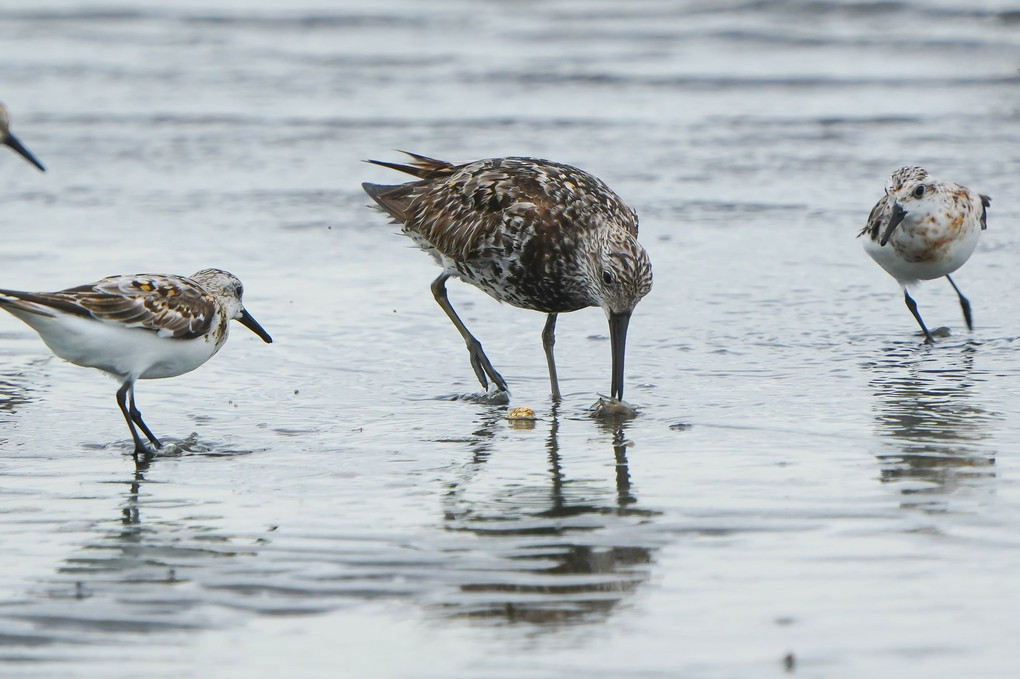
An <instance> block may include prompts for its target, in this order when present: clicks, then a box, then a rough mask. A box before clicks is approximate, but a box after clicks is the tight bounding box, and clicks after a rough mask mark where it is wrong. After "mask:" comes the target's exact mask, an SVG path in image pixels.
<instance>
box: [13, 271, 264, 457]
mask: <svg viewBox="0 0 1020 679" xmlns="http://www.w3.org/2000/svg"><path fill="white" fill-rule="evenodd" d="M243 292H244V290H243V288H242V286H241V281H239V280H238V279H237V278H236V277H235V276H234V275H233V274H230V273H228V272H226V271H223V270H221V269H203V270H202V271H199V272H198V273H196V274H194V275H192V276H191V277H190V278H185V277H183V276H173V275H168V274H138V275H136V276H111V277H109V278H104V279H103V280H101V281H99V282H98V283H91V284H89V285H82V286H79V287H76V288H69V289H67V290H61V291H60V292H17V291H14V290H0V307H2V308H4V309H6V310H7V311H9V312H11V313H12V314H14V315H15V316H17V317H18V318H20V319H21V320H23V321H24V322H25V323H27V324H28V325H29V326H31V328H32V329H33V330H35V331H36V332H37V333H39V336H40V337H42V340H43V342H45V343H46V346H48V347H49V348H50V350H51V351H52V352H53V353H54V354H56V355H57V356H59V357H60V358H63V359H64V360H67V361H70V362H71V363H75V364H77V365H81V366H85V367H87V368H98V369H99V370H102V371H104V372H107V373H109V374H111V375H113V376H115V377H118V378H119V379H120V380H121V383H122V384H121V388H120V389H119V390H118V391H117V405H118V406H120V410H121V412H122V413H124V419H125V420H127V424H128V429H130V430H131V437H132V438H133V439H134V442H135V459H138V456H139V455H144V456H145V457H150V456H151V455H152V454H153V453H154V452H155V451H154V450H152V449H150V448H149V447H148V446H147V445H146V443H145V442H144V441H143V440H142V439H141V437H140V436H139V435H138V431H137V430H136V429H135V425H138V427H139V428H140V429H141V430H142V433H144V434H145V436H146V438H148V439H149V441H150V442H151V443H152V445H153V446H155V448H156V449H157V450H158V449H159V448H160V443H159V441H158V440H157V439H156V437H155V436H154V435H153V433H152V432H151V431H150V430H149V428H148V427H147V426H145V422H143V421H142V414H141V413H140V412H139V411H138V408H137V407H136V406H135V381H136V380H139V379H143V380H145V379H156V378H160V377H175V376H177V375H182V374H184V373H186V372H190V371H192V370H194V369H195V368H197V367H198V366H200V365H202V364H203V363H205V362H206V361H208V360H209V359H210V358H212V357H213V355H214V354H216V352H217V351H219V350H220V347H222V346H223V343H224V342H226V341H227V329H228V327H229V324H230V321H231V319H236V320H238V321H240V322H241V323H242V324H243V325H244V326H245V327H247V328H248V329H249V330H251V331H252V332H254V333H255V334H256V335H258V336H259V337H261V338H262V339H263V340H264V341H266V342H272V341H273V340H272V338H270V337H269V334H268V333H266V331H265V330H263V329H262V326H260V325H259V324H258V323H257V322H256V321H255V319H254V318H252V317H251V314H249V313H248V312H247V311H246V310H245V308H244V306H243V305H242V304H241V296H242V294H243Z"/></svg>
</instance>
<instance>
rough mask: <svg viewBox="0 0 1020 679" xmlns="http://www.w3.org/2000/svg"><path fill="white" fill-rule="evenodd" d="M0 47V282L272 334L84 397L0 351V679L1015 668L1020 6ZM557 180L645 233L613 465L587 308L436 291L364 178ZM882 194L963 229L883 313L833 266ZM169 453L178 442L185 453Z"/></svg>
mask: <svg viewBox="0 0 1020 679" xmlns="http://www.w3.org/2000/svg"><path fill="white" fill-rule="evenodd" d="M960 5H961V3H951V2H924V3H921V2H890V3H878V4H869V3H855V2H849V1H848V2H826V3H820V2H804V1H796V0H794V1H789V2H741V1H733V2H722V3H717V2H703V3H698V2H679V3H669V4H667V3H656V2H628V3H579V2H567V1H552V2H550V1H545V2H541V3H537V2H536V3H496V2H472V3H467V2H430V3H414V2H400V1H397V0H392V1H391V0H384V1H381V2H376V3H372V4H371V5H370V6H362V5H361V4H358V3H346V4H342V3H336V2H314V1H308V2H304V3H300V5H299V6H295V7H294V8H292V9H286V10H283V9H278V8H277V5H276V3H269V2H262V3H245V4H244V6H242V5H241V4H240V3H232V2H227V1H225V0H224V1H223V2H219V3H210V2H201V3H199V2H192V3H185V4H181V3H174V4H169V3H155V2H151V3H137V4H131V5H128V4H124V5H116V4H109V3H104V4H98V3H96V4H89V3H71V2H42V3H37V4H34V5H33V7H32V8H31V9H26V8H25V7H23V6H21V5H15V4H5V5H0V58H2V59H3V63H4V65H5V68H4V73H5V79H4V80H5V82H4V88H3V92H0V99H2V100H3V101H4V103H5V104H6V105H7V106H8V108H9V109H10V111H11V114H12V117H13V130H14V131H15V133H16V134H18V136H19V137H20V139H21V140H22V142H24V143H25V145H26V146H27V147H28V148H29V149H31V150H32V151H33V152H34V153H35V154H36V155H37V156H38V157H39V159H40V160H41V161H42V162H43V163H44V164H45V165H46V166H47V168H48V170H49V171H48V172H47V174H45V175H41V174H39V173H37V172H36V171H35V170H34V169H33V168H32V167H30V166H29V165H27V164H26V163H24V162H22V161H21V160H20V159H19V158H17V157H16V156H14V155H13V154H11V153H7V152H6V151H3V152H2V153H0V176H2V177H3V180H4V183H5V190H4V191H3V192H0V215H2V221H3V232H4V236H5V243H4V247H3V248H0V263H2V271H3V277H2V281H0V285H2V286H3V287H10V288H19V289H29V290H34V289H40V290H48V289H57V288H62V287H66V286H70V285H75V284H79V283H84V282H86V281H92V280H95V279H97V278H99V277H102V276H105V275H108V274H113V273H132V272H138V271H169V272H176V273H183V274H188V273H191V272H193V271H196V270H198V269H201V268H204V267H207V266H218V267H222V268H226V269H229V270H231V271H233V272H234V273H236V274H237V275H238V276H240V277H241V279H242V280H243V281H244V282H245V289H246V298H245V301H246V305H247V307H248V309H249V310H250V311H251V312H252V314H253V315H254V316H255V317H256V318H257V319H258V320H259V321H260V322H261V323H262V325H263V326H264V327H265V328H266V329H267V330H268V331H269V332H270V333H271V334H272V335H273V337H274V339H275V340H276V343H275V344H273V345H271V346H267V345H264V344H263V343H262V342H261V341H260V340H259V339H258V338H257V337H255V336H254V335H252V334H251V333H248V332H247V331H246V330H245V329H244V328H242V327H240V326H235V327H234V329H233V337H232V339H231V340H230V342H229V343H228V344H227V346H226V347H225V349H224V350H223V351H222V352H221V355H219V356H217V357H216V358H215V359H213V360H212V361H210V362H209V364H207V365H206V366H203V367H202V368H201V369H199V370H198V371H195V372H194V373H191V374H189V375H185V376H182V377H179V378H176V379H173V380H165V381H152V382H143V383H141V384H140V385H139V387H138V399H139V405H140V407H141V408H142V410H143V412H144V413H145V415H146V420H147V422H148V423H149V424H150V426H152V428H153V429H154V430H155V431H156V433H157V434H160V435H162V436H164V437H166V438H167V439H168V440H171V441H178V442H179V441H181V440H182V439H186V440H185V441H184V444H185V447H186V449H187V450H186V452H184V453H183V454H180V455H176V456H173V455H167V456H163V457H160V458H158V459H156V460H155V461H154V462H153V463H152V464H151V465H149V466H148V467H147V468H144V469H139V470H136V469H135V466H134V464H133V462H132V460H131V457H130V455H129V453H130V450H131V445H130V440H129V439H128V437H127V431H126V430H125V427H124V424H123V421H122V419H121V416H120V413H119V412H118V410H117V408H116V405H115V402H114V391H115V384H114V383H113V382H111V381H109V380H106V379H104V378H102V377H101V376H100V375H99V374H98V373H96V372H94V371H86V370H82V369H80V368H77V367H75V366H70V365H67V364H65V363H62V362H61V361H59V360H57V359H54V358H52V357H50V356H49V354H48V353H47V351H46V349H45V347H44V346H43V345H42V343H41V342H40V341H39V340H38V338H37V337H36V336H35V335H34V334H33V333H31V331H29V330H28V329H27V328H26V327H25V326H23V325H21V324H20V323H19V322H18V321H17V320H16V319H13V318H8V319H6V320H5V319H2V318H0V426H2V429H0V543H2V544H3V549H2V550H0V674H2V675H3V676H5V677H7V676H11V677H22V676H24V677H49V676H57V675H59V676H75V677H100V676H103V677H111V676H116V677H120V676H148V677H180V676H187V675H189V674H190V675H193V676H216V677H252V676H266V677H269V676H281V675H284V674H286V675H288V676H307V677H319V676H321V677H327V676H328V677H334V676H352V677H355V676H356V677H371V676H378V677H389V676H394V677H396V676H400V677H440V676H442V677H464V678H468V677H470V678H476V677H519V676H523V675H525V673H527V675H528V676H534V677H538V678H542V677H563V676H590V677H620V676H632V677H674V676H698V677H763V676H765V677H767V676H778V675H784V674H785V673H786V672H787V670H786V668H785V667H784V662H783V659H784V657H786V656H787V655H788V654H791V658H792V662H793V664H794V671H795V673H796V674H797V675H798V676H806V677H861V676H928V677H958V676H1006V675H1007V674H1008V673H1010V672H1012V670H1013V668H1014V667H1015V665H1016V661H1017V660H1018V655H1017V651H1016V650H1015V648H1014V646H1015V638H1016V636H1017V633H1018V632H1020V629H1018V627H1020V625H1018V623H1017V622H1016V610H1017V606H1018V605H1020V581H1018V580H1017V578H1016V573H1017V571H1018V567H1020V538H1018V531H1017V529H1018V527H1020V485H1018V478H1020V462H1018V459H1017V455H1016V453H1017V450H1018V448H1020V445H1018V444H1020V433H1018V432H1020V417H1018V412H1020V387H1018V386H1017V384H1018V381H1017V376H1018V373H1020V369H1018V367H1017V362H1016V360H1015V352H1016V351H1017V342H1016V340H1017V337H1018V335H1020V332H1018V331H1017V319H1018V318H1020V298H1018V295H1016V294H1015V292H1016V287H1017V284H1016V282H1015V277H1014V276H1013V275H1012V273H1013V271H1014V269H1015V264H1014V263H1015V261H1016V258H1017V253H1018V250H1020V236H1018V235H1017V234H1016V232H1015V230H1014V229H1012V228H1011V225H1012V224H1013V223H1015V222H1016V221H1017V217H1018V205H1020V196H1018V191H1017V188H1016V177H1017V176H1018V169H1020V163H1018V159H1017V153H1016V149H1017V148H1018V146H1017V142H1018V139H1020V125H1018V110H1020V78H1018V76H1017V66H1018V62H1017V56H1016V55H1017V53H1018V52H1017V50H1018V47H1020V31H1018V30H1017V29H1018V26H1020V5H1017V4H1016V3H1015V2H993V1H983V2H973V3H967V8H966V9H961V8H960ZM398 148H401V149H408V150H413V151H417V152H421V153H425V154H428V155H432V156H436V157H439V158H447V159H450V160H472V159H476V158H481V157H489V156H499V155H530V156H538V157H546V158H552V159H555V160H559V161H562V162H568V163H571V164H574V165H578V166H580V167H583V168H585V169H587V170H589V171H591V172H593V173H594V174H597V175H598V176H600V177H602V178H603V179H604V180H605V181H606V182H607V183H608V184H609V185H610V186H612V187H613V188H614V189H615V190H616V191H617V192H618V193H619V194H620V195H621V196H622V197H624V199H625V200H627V201H628V202H629V204H631V205H632V206H633V207H635V209H637V211H638V213H639V214H640V215H641V220H642V227H641V229H642V230H641V233H642V237H641V238H642V241H643V243H644V244H645V245H646V247H647V249H648V251H649V254H650V256H651V258H652V261H653V265H654V268H655V288H654V289H653V291H652V293H651V294H650V295H649V296H648V297H647V298H646V299H645V300H644V301H643V302H642V303H641V305H640V306H639V307H638V309H637V312H636V313H635V315H634V319H633V322H632V323H631V331H630V336H629V347H628V349H629V351H628V365H627V399H628V401H631V402H633V403H634V404H636V405H637V406H638V407H639V409H640V411H641V413H640V415H639V416H638V417H637V418H636V419H633V420H631V421H629V422H626V423H624V424H622V425H618V426H614V425H612V424H608V423H602V422H598V421H596V420H593V419H592V418H591V417H590V416H589V414H588V413H587V411H586V409H587V407H588V406H589V405H591V404H592V403H593V402H594V401H595V400H596V398H597V396H598V394H599V393H605V392H606V391H607V390H608V388H609V377H610V375H609V347H608V340H607V337H606V334H607V329H606V324H605V319H604V318H603V316H602V314H601V312H599V311H598V310H591V309H590V310H586V311H582V312H577V313H573V314H569V315H564V316H562V317H561V318H560V322H559V325H558V343H557V351H558V359H559V361H558V362H559V369H560V380H561V388H562V389H563V391H564V396H565V399H564V403H563V404H562V405H561V406H559V407H558V408H553V407H552V406H551V404H550V402H549V398H548V395H547V390H548V380H547V377H546V371H545V363H544V358H543V354H542V349H541V343H540V340H539V334H540V332H541V328H542V324H543V320H544V319H543V317H542V316H541V315H540V314H536V313H533V312H527V311H522V310H518V309H513V308H510V307H506V306H500V305H498V304H496V303H495V302H493V301H492V300H490V299H489V298H487V297H485V296H484V295H482V294H481V293H479V292H477V291H475V290H473V289H470V288H468V287H467V286H464V285H462V284H459V283H456V282H451V283H450V285H449V289H450V294H451V299H452V301H453V303H454V305H455V306H456V307H457V308H458V309H460V310H461V313H462V316H463V318H464V320H465V322H466V323H467V324H468V325H469V327H470V328H471V329H472V330H473V331H474V332H475V334H476V335H477V336H478V337H479V338H480V339H481V340H482V342H483V343H484V344H485V346H486V350H487V352H488V354H489V356H490V357H491V358H492V360H493V363H494V364H495V365H496V367H497V368H498V369H499V370H500V371H501V372H502V373H503V375H504V377H506V378H507V380H508V382H509V383H510V386H511V389H512V394H513V397H512V400H511V405H512V406H530V407H532V408H534V409H535V410H536V411H537V414H538V416H539V420H538V421H537V422H535V423H534V426H533V427H530V428H529V427H517V426H511V424H510V423H508V422H507V421H506V420H505V414H506V409H505V408H503V407H496V406H487V405H483V404H479V403H474V402H471V401H470V400H464V399H456V398H454V397H456V396H463V395H469V394H472V393H474V392H476V391H477V384H476V382H475V381H474V377H473V374H472V373H471V369H470V367H469V366H468V361H467V356H466V352H465V351H464V348H463V344H462V343H461V341H460V339H459V338H458V336H457V334H456V332H455V330H454V329H453V328H452V327H451V326H450V324H449V322H448V320H447V319H446V318H445V316H444V315H443V314H442V312H441V310H440V309H438V308H437V306H436V305H435V303H434V302H433V300H432V298H431V295H430V293H429V289H428V284H429V282H430V281H431V280H432V279H433V278H434V277H435V276H436V274H437V273H438V271H437V269H436V268H435V266H434V265H433V263H432V262H431V261H430V260H429V258H428V257H426V256H424V255H423V254H422V253H420V252H418V251H416V250H415V249H414V248H413V247H412V246H411V244H410V242H409V241H408V240H406V239H405V238H403V237H402V236H400V235H399V234H398V233H397V230H396V228H395V227H393V226H392V225H387V224H386V223H385V222H386V220H385V219H384V218H383V217H382V216H381V215H379V214H377V213H374V212H372V211H370V210H368V209H367V207H366V205H367V203H368V199H367V197H366V196H365V195H364V194H363V192H362V191H361V189H360V182H362V181H373V182H384V183H385V182H395V181H399V180H400V178H399V177H398V176H397V175H395V174H394V173H392V172H390V171H387V170H385V169H383V168H375V167H370V166H367V165H365V164H363V163H361V162H360V161H361V160H362V159H365V158H381V159H384V160H399V158H400V157H399V155H398V154H397V153H396V152H395V151H393V149H398ZM906 163H919V164H923V165H924V166H926V167H927V168H928V169H929V170H930V171H931V172H932V173H933V174H935V175H936V176H940V177H945V178H948V179H951V180H954V181H959V182H961V183H963V184H965V185H968V186H970V187H972V188H974V189H976V190H979V191H980V192H982V193H986V194H988V195H990V196H992V200H993V202H992V207H991V209H990V210H989V229H988V231H987V232H986V234H985V235H984V236H983V240H982V242H981V245H980V246H979V248H978V251H977V252H976V253H975V255H974V257H973V259H972V261H971V262H970V263H969V264H968V265H967V266H966V267H964V268H963V269H962V270H961V271H960V272H959V273H958V274H957V275H956V276H955V279H956V281H957V282H958V284H959V285H960V286H961V288H962V289H963V290H964V292H965V293H966V294H967V295H968V296H969V297H970V299H971V302H972V304H973V306H974V313H975V321H976V328H975V331H974V332H973V333H968V332H967V331H966V329H965V328H964V325H963V320H962V317H961V314H960V311H959V305H958V304H957V301H956V297H955V294H954V293H953V291H952V289H951V288H950V287H949V286H948V285H946V284H945V283H943V282H941V281H936V282H931V283H927V284H925V285H923V286H922V287H921V288H920V289H919V290H918V291H917V293H916V294H915V297H916V299H917V300H918V304H919V305H920V308H921V312H922V313H923V315H924V317H925V319H926V321H927V322H928V323H929V326H931V327H937V326H945V327H947V328H948V329H949V331H948V336H946V337H944V338H942V339H941V340H940V341H939V342H938V344H937V345H935V346H934V347H926V346H924V345H922V344H921V343H920V338H919V336H918V334H917V332H916V328H915V324H914V321H913V319H912V318H911V317H910V315H909V313H908V312H907V310H906V309H905V308H904V305H903V303H902V298H901V296H900V294H899V291H898V289H897V287H896V285H895V283H894V281H893V280H892V279H891V278H889V277H888V276H887V275H886V274H885V273H884V272H882V271H881V270H880V269H879V268H878V267H877V266H876V265H875V264H874V263H873V262H871V261H870V259H869V258H868V257H867V256H866V255H865V254H864V253H863V251H862V250H861V248H860V244H859V243H858V242H857V241H856V240H855V238H854V236H855V235H856V233H857V231H858V230H859V229H860V227H861V226H863V223H864V221H865V220H866V218H867V215H868V211H869V210H870V208H871V206H872V205H873V204H874V202H875V201H876V200H877V198H878V197H879V196H880V195H881V190H882V185H883V182H884V180H885V177H886V176H887V175H888V173H889V172H890V171H891V170H893V169H895V168H896V167H898V166H899V165H902V164H906ZM192 432H195V435H194V436H193V437H192V436H190V435H191V434H192Z"/></svg>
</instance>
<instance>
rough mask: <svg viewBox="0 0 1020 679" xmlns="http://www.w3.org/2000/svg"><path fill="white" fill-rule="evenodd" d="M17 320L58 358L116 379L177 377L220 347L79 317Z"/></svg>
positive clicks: (27, 316) (207, 341)
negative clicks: (102, 372) (36, 333)
mask: <svg viewBox="0 0 1020 679" xmlns="http://www.w3.org/2000/svg"><path fill="white" fill-rule="evenodd" d="M16 315H17V316H18V317H19V318H20V319H21V320H23V321H25V323H27V324H28V325H30V326H31V327H32V328H33V329H35V331H36V332H38V333H39V335H40V336H41V337H42V339H43V342H45V343H46V346H48V347H49V348H50V350H51V351H52V352H53V353H54V354H56V355H57V356H59V357H60V358H62V359H64V360H66V361H70V362H71V363H74V364H76V365H81V366H85V367H88V368H97V369H99V370H103V371H105V372H108V373H112V374H114V375H118V376H121V377H127V376H134V377H136V378H141V379H156V378H161V377H175V376H176V375H182V374H184V373H186V372H190V371H192V370H194V369H195V368H197V367H198V366H200V365H202V364H203V363H205V362H206V361H208V360H209V359H210V358H212V356H213V355H214V354H215V353H216V352H217V351H219V348H220V346H222V344H223V343H222V342H220V343H219V344H217V343H216V342H214V341H213V340H212V338H208V339H207V338H205V337H199V338H196V339H173V338H168V337H159V336H158V335H157V334H156V333H154V332H152V331H150V330H145V329H143V328H125V327H123V326H118V325H114V324H111V323H102V322H98V321H94V320H89V319H87V318H81V317H78V316H70V315H63V314H61V315H58V316H56V317H49V316H40V315H38V314H31V313H16ZM224 339H225V338H224Z"/></svg>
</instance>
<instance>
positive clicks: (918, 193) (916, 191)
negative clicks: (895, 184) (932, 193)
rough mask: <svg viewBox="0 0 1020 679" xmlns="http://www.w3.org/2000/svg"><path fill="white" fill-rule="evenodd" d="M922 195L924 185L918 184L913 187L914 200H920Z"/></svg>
mask: <svg viewBox="0 0 1020 679" xmlns="http://www.w3.org/2000/svg"><path fill="white" fill-rule="evenodd" d="M923 195H924V184H918V185H917V186H916V187H914V198H920V197H921V196H923Z"/></svg>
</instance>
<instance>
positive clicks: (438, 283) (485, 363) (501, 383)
mask: <svg viewBox="0 0 1020 679" xmlns="http://www.w3.org/2000/svg"><path fill="white" fill-rule="evenodd" d="M449 277H450V275H449V274H446V273H444V274H441V275H440V276H439V277H438V278H437V279H436V280H434V281H432V296H433V297H435V298H436V302H438V303H439V306H441V307H442V308H443V311H445V312H446V315H447V316H449V317H450V320H451V321H453V325H454V326H456V328H457V331H458V332H460V336H461V337H463V338H464V343H465V344H467V349H468V354H470V356H471V367H472V369H474V371H475V376H476V377H477V378H478V381H479V382H480V383H481V385H482V389H486V390H488V388H489V382H488V380H487V379H486V376H488V377H489V379H491V380H492V381H493V383H494V384H495V385H496V386H497V387H498V388H499V390H500V391H509V390H508V389H507V386H506V380H504V379H503V377H502V376H501V375H500V374H499V373H498V372H496V369H495V368H493V367H492V363H490V362H489V358H488V357H487V356H486V355H485V352H484V351H483V350H482V343H481V342H479V341H478V340H477V339H475V336H474V335H472V334H471V332H470V331H469V330H468V329H467V326H465V325H464V323H463V322H462V321H461V320H460V317H458V316H457V312H456V311H454V310H453V306H451V305H450V300H449V298H448V297H447V296H446V279H447V278H449Z"/></svg>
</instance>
